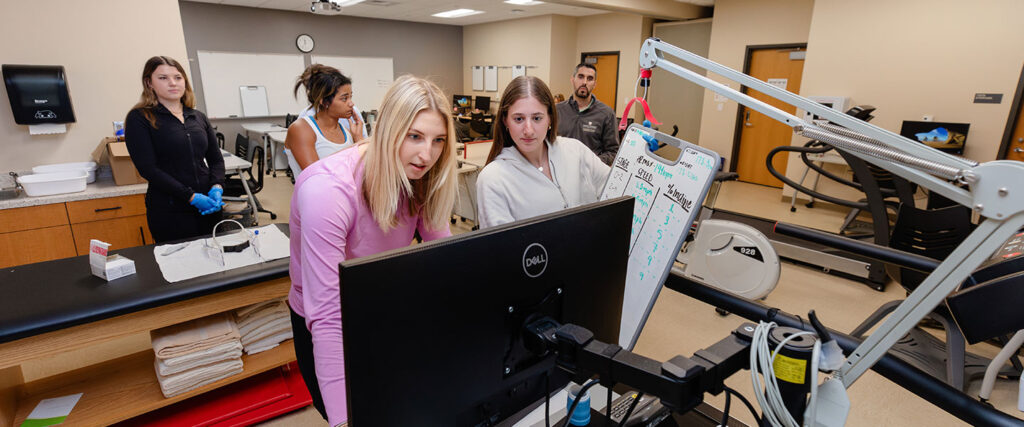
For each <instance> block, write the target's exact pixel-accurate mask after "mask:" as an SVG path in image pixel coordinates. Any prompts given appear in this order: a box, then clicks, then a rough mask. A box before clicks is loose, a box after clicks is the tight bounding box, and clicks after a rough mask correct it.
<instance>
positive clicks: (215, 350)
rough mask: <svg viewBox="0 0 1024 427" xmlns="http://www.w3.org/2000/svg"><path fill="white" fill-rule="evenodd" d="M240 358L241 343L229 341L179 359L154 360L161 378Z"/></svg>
mask: <svg viewBox="0 0 1024 427" xmlns="http://www.w3.org/2000/svg"><path fill="white" fill-rule="evenodd" d="M241 357H242V343H240V342H238V341H231V342H229V343H224V344H221V345H218V346H216V347H212V348H210V349H207V350H202V351H199V352H196V353H191V354H187V355H184V356H181V357H173V358H170V359H166V360H165V359H161V358H159V357H158V358H156V360H157V372H159V373H160V375H163V376H168V375H174V374H176V373H179V372H184V371H187V370H189V369H192V368H197V367H200V366H204V365H209V364H211V363H215V362H220V361H223V360H229V359H238V358H241Z"/></svg>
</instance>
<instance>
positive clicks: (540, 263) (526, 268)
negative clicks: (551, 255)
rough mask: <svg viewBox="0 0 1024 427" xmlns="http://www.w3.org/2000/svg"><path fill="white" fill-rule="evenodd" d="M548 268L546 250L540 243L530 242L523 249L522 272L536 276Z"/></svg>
mask: <svg viewBox="0 0 1024 427" xmlns="http://www.w3.org/2000/svg"><path fill="white" fill-rule="evenodd" d="M547 268H548V250H547V249H544V246H541V244H540V243H532V244H530V246H527V247H526V250H525V251H523V272H525V273H526V275H527V276H529V277H538V276H540V275H541V274H544V270H546V269H547Z"/></svg>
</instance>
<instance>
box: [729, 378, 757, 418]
mask: <svg viewBox="0 0 1024 427" xmlns="http://www.w3.org/2000/svg"><path fill="white" fill-rule="evenodd" d="M723 390H725V392H726V393H731V394H735V395H736V397H738V398H739V399H740V401H742V402H743V404H744V405H746V406H747V409H749V410H750V415H753V416H754V421H757V425H761V422H762V421H761V416H760V415H758V414H757V410H755V409H754V405H751V404H750V401H749V400H747V398H746V397H744V396H743V395H742V394H740V392H738V391H736V390H733V389H732V388H730V387H729V386H723Z"/></svg>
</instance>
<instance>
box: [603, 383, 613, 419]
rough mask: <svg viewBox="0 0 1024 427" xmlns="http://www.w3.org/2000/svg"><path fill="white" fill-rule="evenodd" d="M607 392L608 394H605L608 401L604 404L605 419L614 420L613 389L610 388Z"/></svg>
mask: <svg viewBox="0 0 1024 427" xmlns="http://www.w3.org/2000/svg"><path fill="white" fill-rule="evenodd" d="M607 391H608V393H605V395H606V397H607V399H606V400H605V402H604V417H605V418H607V419H609V420H610V419H612V389H611V387H610V386H609V388H608V390H607Z"/></svg>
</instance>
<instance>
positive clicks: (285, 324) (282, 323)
mask: <svg viewBox="0 0 1024 427" xmlns="http://www.w3.org/2000/svg"><path fill="white" fill-rule="evenodd" d="M291 330H292V320H291V319H277V320H274V321H272V322H270V323H267V324H264V325H262V326H260V327H258V328H256V329H253V330H252V331H251V332H249V333H248V334H245V335H242V345H243V346H244V345H246V344H247V343H250V342H253V341H256V340H259V339H261V338H263V337H268V336H271V335H274V334H277V333H278V332H282V331H291Z"/></svg>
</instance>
